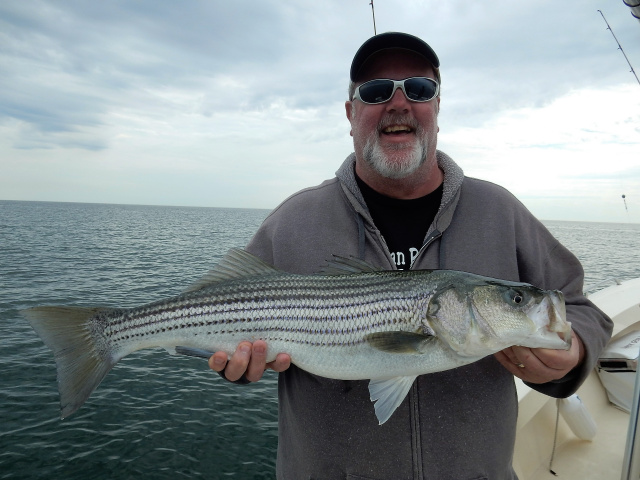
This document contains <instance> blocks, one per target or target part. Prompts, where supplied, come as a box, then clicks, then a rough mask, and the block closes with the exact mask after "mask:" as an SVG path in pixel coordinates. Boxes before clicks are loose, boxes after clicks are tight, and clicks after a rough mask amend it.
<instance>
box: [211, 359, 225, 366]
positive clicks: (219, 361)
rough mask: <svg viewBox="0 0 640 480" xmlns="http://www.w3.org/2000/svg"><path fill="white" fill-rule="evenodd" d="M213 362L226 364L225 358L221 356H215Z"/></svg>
mask: <svg viewBox="0 0 640 480" xmlns="http://www.w3.org/2000/svg"><path fill="white" fill-rule="evenodd" d="M213 363H214V364H215V365H224V359H223V358H219V357H213Z"/></svg>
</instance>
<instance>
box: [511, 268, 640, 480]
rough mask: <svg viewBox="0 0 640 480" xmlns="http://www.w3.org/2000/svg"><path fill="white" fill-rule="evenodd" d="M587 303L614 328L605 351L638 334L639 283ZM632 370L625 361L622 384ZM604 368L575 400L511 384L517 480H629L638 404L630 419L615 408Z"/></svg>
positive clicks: (619, 286)
mask: <svg viewBox="0 0 640 480" xmlns="http://www.w3.org/2000/svg"><path fill="white" fill-rule="evenodd" d="M588 297H589V299H590V300H591V301H592V302H593V303H595V304H596V305H597V306H598V307H599V308H600V309H601V310H603V311H604V312H605V313H606V314H607V315H609V316H610V317H611V319H612V320H613V322H614V330H613V335H612V338H611V341H610V342H609V345H612V344H613V342H615V341H616V340H620V339H621V338H622V337H627V336H630V335H633V333H634V332H638V331H640V278H636V279H633V280H628V281H625V282H617V283H616V284H615V285H611V286H608V287H606V288H604V289H602V290H599V291H597V292H595V293H593V294H590V295H588ZM638 337H640V334H638ZM618 343H620V341H618ZM635 364H636V360H635V359H634V360H633V361H630V362H629V365H633V366H632V367H629V368H626V369H624V373H623V374H624V375H626V376H627V377H626V378H627V379H628V378H629V377H628V376H629V375H631V376H632V381H635V376H636V373H635V372H633V371H631V370H635ZM603 366H604V362H602V361H601V362H599V366H598V367H597V368H595V369H594V370H593V371H592V372H591V373H590V374H589V376H588V378H587V379H586V381H585V382H584V383H583V384H582V386H581V387H580V388H579V389H578V391H577V394H576V395H577V396H572V397H570V399H569V400H556V399H554V398H550V397H547V396H545V395H543V394H541V393H539V392H536V391H535V390H533V389H531V388H529V387H528V386H527V385H525V384H524V383H523V382H522V381H520V379H516V387H517V390H518V402H519V413H518V422H517V425H516V429H517V433H516V443H515V452H514V460H513V465H514V469H515V471H516V473H517V475H518V478H519V479H520V480H542V479H551V478H555V476H554V475H557V476H559V477H560V478H563V479H566V480H577V479H580V480H584V479H599V480H600V479H619V478H623V479H625V478H632V477H630V476H625V475H628V470H629V468H630V460H629V457H630V455H631V453H630V452H631V451H632V449H631V447H630V446H627V444H629V445H632V444H633V439H634V433H635V428H636V418H635V415H634V409H636V410H635V411H637V399H636V400H635V403H634V404H633V406H632V407H631V408H630V409H629V410H630V412H631V414H630V413H628V412H627V411H625V410H624V409H623V408H622V407H620V406H619V405H614V403H612V401H610V397H609V394H608V393H610V390H611V389H610V390H609V392H608V390H607V388H605V385H604V384H603V380H602V378H603V377H604V375H602V370H603V369H604V368H603ZM621 373H622V369H621ZM607 378H608V377H605V380H606V379H607ZM618 378H622V377H618ZM631 390H633V383H632V384H631ZM630 397H633V391H631V392H630ZM568 402H569V403H568ZM567 406H569V407H570V408H567ZM563 407H564V408H563ZM559 409H560V410H559ZM560 412H562V415H560V414H559V413H560ZM630 426H631V427H630ZM572 427H573V428H572ZM628 431H630V432H631V433H630V434H629V435H628ZM628 436H629V439H630V440H629V441H628V439H627V437H628ZM581 437H582V438H581ZM636 448H637V447H636ZM636 461H637V459H636ZM633 478H636V479H637V478H638V475H637V474H635V477H633Z"/></svg>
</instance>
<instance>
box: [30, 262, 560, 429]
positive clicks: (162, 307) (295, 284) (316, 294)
mask: <svg viewBox="0 0 640 480" xmlns="http://www.w3.org/2000/svg"><path fill="white" fill-rule="evenodd" d="M23 315H24V316H25V317H26V318H27V319H28V320H29V322H30V323H31V325H32V326H33V328H34V329H35V330H36V332H37V333H38V334H39V335H40V337H41V338H42V339H43V341H44V342H45V343H46V344H47V345H48V346H49V347H50V348H51V349H52V350H53V352H54V356H55V359H56V364H57V370H58V388H59V391H60V399H61V415H62V417H63V418H64V417H66V416H69V415H70V414H72V413H73V412H75V411H76V410H77V409H78V408H80V406H81V405H82V404H83V403H84V402H85V401H86V399H87V398H88V397H89V396H90V395H91V393H92V392H93V390H94V389H95V388H96V387H97V386H98V384H99V383H100V382H101V381H102V379H103V378H104V376H105V375H106V374H107V373H108V372H109V370H110V369H111V368H112V367H113V366H114V365H115V364H116V363H117V362H118V361H119V360H120V359H122V358H123V357H125V356H126V355H128V354H130V353H132V352H134V351H136V350H140V349H144V348H150V347H158V346H159V347H164V348H166V349H167V350H169V351H173V352H175V348H176V347H178V346H180V347H187V348H192V349H204V350H207V351H219V350H223V351H226V352H227V353H229V354H231V353H232V352H233V351H235V348H236V347H237V345H238V343H239V342H241V341H243V340H248V341H255V340H257V339H262V340H265V341H266V342H267V346H268V352H267V356H268V360H269V361H270V360H273V359H274V358H275V356H276V354H278V353H279V352H284V353H288V354H289V355H291V360H292V362H293V363H294V364H296V365H297V366H298V367H300V368H302V369H304V370H306V371H308V372H311V373H314V374H316V375H320V376H323V377H328V378H335V379H343V380H358V379H361V380H362V379H369V380H371V382H370V393H371V398H372V400H373V401H376V403H375V411H376V415H377V417H378V420H379V422H380V423H383V422H384V421H386V420H387V419H388V418H389V417H390V416H391V414H392V413H393V411H394V410H395V409H396V408H397V406H398V405H399V404H400V403H401V402H402V400H403V399H404V397H405V396H406V394H407V392H408V390H409V388H410V387H411V385H412V384H413V381H414V380H415V378H416V377H417V376H418V375H421V374H426V373H431V372H436V371H442V370H447V369H451V368H455V367H458V366H460V365H465V364H468V363H471V362H474V361H476V360H478V359H480V358H483V357H485V356H487V355H490V354H492V353H495V352H497V351H499V350H502V349H504V348H507V347H509V346H512V345H523V346H528V347H545V348H565V349H566V348H569V345H570V343H569V342H570V325H569V324H568V323H567V322H566V320H565V312H564V301H563V297H562V294H561V293H560V292H556V291H544V290H540V289H538V288H535V287H533V286H531V285H527V284H523V283H514V282H506V281H500V280H495V279H490V278H486V277H481V276H477V275H472V274H468V273H464V272H456V271H447V270H433V271H428V270H422V271H420V270H419V271H379V270H377V269H375V268H373V267H371V266H369V265H367V264H365V263H364V262H360V261H358V260H352V259H351V260H348V259H341V258H336V260H335V261H334V262H333V263H332V264H331V265H330V266H329V267H328V268H327V270H326V272H325V273H324V274H321V275H295V274H289V273H285V272H282V271H279V270H277V269H275V268H273V267H271V266H269V265H267V264H266V263H264V262H262V261H261V260H259V259H258V258H256V257H254V256H252V255H250V254H249V253H247V252H244V251H242V250H231V251H230V252H229V253H228V254H227V256H226V257H225V258H224V259H223V260H222V262H221V263H220V264H219V265H218V266H217V267H216V269H215V270H213V271H212V272H210V273H209V274H208V275H207V276H206V277H205V278H204V279H203V280H202V281H201V282H199V283H198V284H197V285H195V286H194V287H192V288H191V289H190V290H189V291H187V292H185V293H183V294H181V295H178V296H176V297H173V298H170V299H167V300H162V301H158V302H154V303H150V304H147V305H144V306H141V307H137V308H131V309H95V308H94V309H91V308H80V307H36V308H32V309H28V310H25V311H23ZM558 334H562V336H559V335H558Z"/></svg>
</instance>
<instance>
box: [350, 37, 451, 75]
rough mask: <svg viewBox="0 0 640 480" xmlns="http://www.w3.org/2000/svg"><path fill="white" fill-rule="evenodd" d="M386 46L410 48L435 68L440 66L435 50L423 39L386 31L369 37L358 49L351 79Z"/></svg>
mask: <svg viewBox="0 0 640 480" xmlns="http://www.w3.org/2000/svg"><path fill="white" fill-rule="evenodd" d="M387 48H403V49H405V50H411V51H412V52H416V53H417V54H419V55H422V56H423V57H424V58H426V59H427V61H428V62H429V63H430V64H431V65H433V68H435V69H436V70H437V69H438V68H439V67H440V60H438V56H437V55H436V52H434V51H433V49H432V48H431V47H430V46H429V45H427V43H426V42H425V41H424V40H422V39H420V38H418V37H416V36H413V35H409V34H408V33H401V32H386V33H381V34H380V35H375V36H373V37H371V38H370V39H369V40H367V41H366V42H364V43H363V44H362V46H361V47H360V48H359V49H358V51H357V52H356V55H355V56H354V57H353V61H352V62H351V72H350V77H351V81H353V82H355V81H356V79H357V77H358V73H359V72H360V69H361V68H362V66H363V65H364V63H365V62H366V61H367V60H368V59H369V58H370V57H371V55H373V54H375V53H378V52H379V51H380V50H385V49H387Z"/></svg>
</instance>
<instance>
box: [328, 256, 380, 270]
mask: <svg viewBox="0 0 640 480" xmlns="http://www.w3.org/2000/svg"><path fill="white" fill-rule="evenodd" d="M383 270H384V269H382V268H380V267H376V266H374V265H371V264H370V263H368V262H365V261H364V260H360V259H359V258H356V257H349V258H347V257H340V256H338V255H333V259H332V260H327V264H326V265H325V266H324V267H323V268H322V270H320V272H318V273H319V274H320V275H352V274H354V273H370V272H382V271H383Z"/></svg>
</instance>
